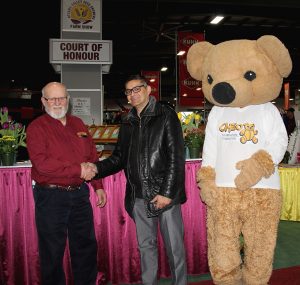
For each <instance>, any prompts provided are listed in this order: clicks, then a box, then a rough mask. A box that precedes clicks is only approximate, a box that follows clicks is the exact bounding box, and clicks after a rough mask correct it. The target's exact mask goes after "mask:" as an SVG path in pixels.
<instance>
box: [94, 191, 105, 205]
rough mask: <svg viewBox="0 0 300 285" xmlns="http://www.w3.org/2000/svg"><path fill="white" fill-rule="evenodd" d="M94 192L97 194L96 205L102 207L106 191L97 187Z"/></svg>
mask: <svg viewBox="0 0 300 285" xmlns="http://www.w3.org/2000/svg"><path fill="white" fill-rule="evenodd" d="M96 194H97V196H98V201H97V207H100V208H102V207H104V206H105V204H106V201H107V197H106V193H105V192H104V190H103V189H97V190H96Z"/></svg>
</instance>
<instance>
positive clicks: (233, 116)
mask: <svg viewBox="0 0 300 285" xmlns="http://www.w3.org/2000/svg"><path fill="white" fill-rule="evenodd" d="M287 144H288V137H287V133H286V129H285V126H284V123H283V120H282V118H281V116H280V113H279V111H278V109H277V108H276V107H275V106H274V105H273V104H272V103H270V102H268V103H265V104H260V105H251V106H247V107H244V108H238V107H218V106H214V107H213V108H212V110H211V112H210V114H209V116H208V122H207V126H206V130H205V142H204V147H203V156H202V166H211V167H213V168H215V171H216V184H217V186H219V187H235V183H234V179H235V177H236V176H237V175H238V174H239V172H240V170H237V169H236V163H237V162H238V161H241V160H244V159H248V158H250V157H251V156H252V155H253V154H254V153H256V152H257V151H258V150H265V151H267V152H268V153H269V154H270V155H271V156H272V159H273V161H274V163H275V165H276V166H275V172H274V174H273V175H271V176H270V177H269V178H267V179H266V178H262V179H261V180H260V181H259V182H258V183H257V184H256V185H254V186H253V188H272V189H280V181H279V174H278V167H277V164H278V163H279V162H281V160H282V158H283V156H284V154H285V151H286V148H287Z"/></svg>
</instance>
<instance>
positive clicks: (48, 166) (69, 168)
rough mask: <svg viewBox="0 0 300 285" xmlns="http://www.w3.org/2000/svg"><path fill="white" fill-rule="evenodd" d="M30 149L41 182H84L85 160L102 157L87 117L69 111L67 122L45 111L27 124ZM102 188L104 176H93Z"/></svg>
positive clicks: (34, 171) (96, 186)
mask: <svg viewBox="0 0 300 285" xmlns="http://www.w3.org/2000/svg"><path fill="white" fill-rule="evenodd" d="M26 134H27V138H26V143H27V149H28V153H29V158H30V160H31V163H32V179H33V180H34V181H36V182H37V183H40V184H56V185H61V186H69V185H80V184H81V183H82V182H83V179H81V178H80V175H81V166H80V164H81V163H82V162H95V161H97V160H98V155H97V150H96V147H95V144H94V142H93V140H92V137H91V136H90V134H89V132H88V129H87V127H86V126H85V125H84V123H83V121H82V120H81V119H80V118H78V117H75V116H71V115H67V120H66V125H65V126H64V125H63V124H62V123H61V122H60V121H59V120H56V119H54V118H52V117H51V116H49V115H48V114H44V115H42V116H40V117H38V118H37V119H35V120H34V121H33V122H31V123H30V124H29V126H28V127H27V131H26ZM91 183H92V186H93V187H94V189H100V188H101V189H102V188H103V186H102V180H101V179H98V180H93V181H92V182H91Z"/></svg>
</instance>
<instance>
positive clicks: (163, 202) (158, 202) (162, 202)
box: [151, 195, 172, 210]
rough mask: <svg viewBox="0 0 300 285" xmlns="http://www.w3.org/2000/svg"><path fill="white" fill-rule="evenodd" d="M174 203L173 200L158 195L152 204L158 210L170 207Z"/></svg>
mask: <svg viewBox="0 0 300 285" xmlns="http://www.w3.org/2000/svg"><path fill="white" fill-rule="evenodd" d="M171 202H172V199H170V198H168V197H165V196H162V195H156V196H155V197H154V198H153V199H152V200H151V203H153V204H154V205H155V208H156V209H157V210H159V209H162V208H164V207H166V206H168V205H169V204H170V203H171Z"/></svg>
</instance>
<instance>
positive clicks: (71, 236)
mask: <svg viewBox="0 0 300 285" xmlns="http://www.w3.org/2000/svg"><path fill="white" fill-rule="evenodd" d="M69 100H70V96H69V94H68V92H67V89H66V87H65V85H63V84H61V83H58V82H50V83H48V84H47V85H46V86H45V87H44V88H43V90H42V98H41V101H42V104H43V106H44V107H45V111H46V114H43V115H42V116H40V117H38V118H37V119H35V120H34V121H33V122H31V123H30V125H29V126H28V128H27V149H28V153H29V158H30V160H31V163H32V179H33V180H34V181H35V186H34V189H33V195H34V200H35V220H36V226H37V232H38V240H39V255H40V265H41V281H42V282H41V283H42V284H43V285H65V284H66V281H65V274H64V271H63V266H62V264H63V256H64V250H65V246H66V241H67V238H68V242H69V249H70V255H71V261H72V273H73V276H74V283H75V284H76V285H94V284H95V282H96V277H97V242H96V238H95V232H94V221H93V211H92V208H91V204H90V201H89V195H90V194H89V187H88V185H87V184H86V181H89V180H91V179H92V178H93V177H94V175H95V172H94V169H93V168H92V167H90V166H89V165H88V164H87V163H86V162H95V161H97V160H98V156H97V151H96V147H95V145H94V143H93V140H92V138H91V136H90V135H89V132H88V130H87V127H86V126H85V124H84V123H83V121H82V120H81V119H80V118H77V117H75V116H72V115H69V114H67V112H68V106H69ZM91 183H92V185H93V187H94V189H97V190H96V193H97V196H98V202H97V205H98V206H99V207H103V206H104V205H105V203H106V194H105V192H104V191H103V189H102V188H103V187H102V181H101V180H99V179H98V180H93V181H91Z"/></svg>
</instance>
